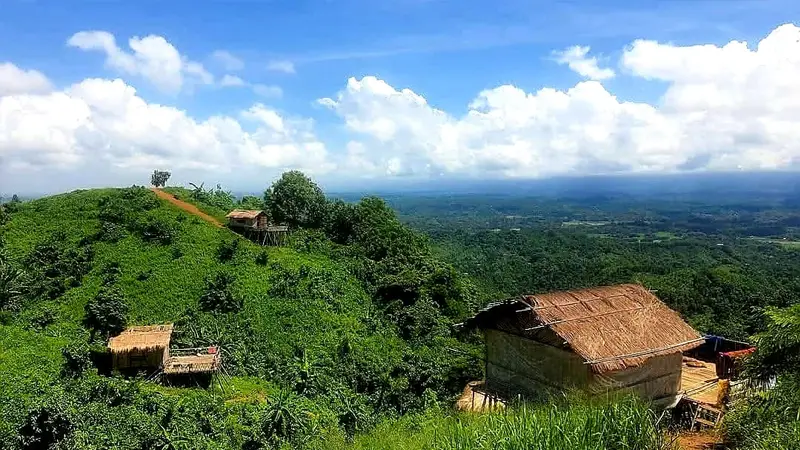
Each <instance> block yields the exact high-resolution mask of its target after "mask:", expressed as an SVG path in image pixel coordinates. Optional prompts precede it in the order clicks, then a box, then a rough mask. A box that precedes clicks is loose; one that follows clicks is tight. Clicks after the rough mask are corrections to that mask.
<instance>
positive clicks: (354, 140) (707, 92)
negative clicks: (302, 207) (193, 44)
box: [0, 25, 800, 178]
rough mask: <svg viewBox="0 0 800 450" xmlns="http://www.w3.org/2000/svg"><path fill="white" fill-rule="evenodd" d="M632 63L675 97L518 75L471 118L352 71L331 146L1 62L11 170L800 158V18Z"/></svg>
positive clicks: (2, 115)
mask: <svg viewBox="0 0 800 450" xmlns="http://www.w3.org/2000/svg"><path fill="white" fill-rule="evenodd" d="M79 35H80V34H78V35H76V36H79ZM80 36H82V37H73V38H74V39H73V45H75V46H79V47H81V48H88V49H94V48H100V49H102V51H104V52H106V54H107V55H109V56H108V59H109V62H108V64H109V65H110V66H113V67H117V68H119V70H120V71H122V72H125V73H133V74H136V75H140V76H142V75H143V74H144V73H145V72H146V73H150V72H151V70H152V71H155V69H151V68H150V65H152V66H153V67H177V69H176V70H177V71H178V72H179V73H180V77H182V78H183V77H188V76H191V77H194V78H196V79H200V80H201V81H202V78H203V75H202V70H200V66H194V65H191V64H190V61H187V60H185V59H183V58H182V57H180V55H178V57H177V59H175V58H174V56H175V54H177V51H175V53H174V54H172V55H173V56H171V57H169V58H166V57H165V58H155V57H153V58H149V59H148V58H147V57H144V56H142V55H144V54H148V55H150V54H152V53H158V52H154V51H151V50H152V49H151V50H145V49H144V48H145V47H147V48H150V47H151V46H153V47H158V46H159V45H160V44H159V45H155V43H154V42H155V41H153V42H149V43H147V44H143V45H141V46H140V45H138V44H136V45H133V44H132V45H131V49H133V50H132V52H133V53H128V52H121V53H115V52H116V50H115V49H118V47H117V46H116V44H115V43H114V41H113V36H111V35H108V34H103V33H100V34H93V35H91V37H87V36H88V35H80ZM146 39H147V38H144V39H142V40H141V41H145V40H146ZM137 42H138V41H137ZM173 49H174V48H173ZM167 53H169V52H165V54H167ZM579 53H580V52H579ZM582 55H583V56H582V57H583V58H584V59H585V58H586V57H587V55H588V49H587V50H586V52H583V53H582ZM139 59H142V60H147V61H149V62H147V63H144V62H142V61H139ZM151 60H152V61H162V60H163V61H167V60H170V61H172V62H170V63H169V64H168V63H166V62H164V63H163V64H162V63H160V62H158V63H154V62H152V61H151ZM175 61H178V62H177V63H175ZM151 63H152V64H151ZM567 64H569V63H567ZM619 67H620V77H621V78H622V80H621V81H624V79H625V78H624V77H635V78H637V79H639V80H642V81H644V82H646V81H647V80H655V81H657V85H658V86H659V87H661V86H663V87H664V92H663V95H661V97H660V98H658V99H657V101H654V102H652V103H645V102H635V101H627V100H625V99H624V98H619V97H617V96H616V95H614V94H613V93H612V92H609V91H608V90H607V89H606V87H605V86H603V84H602V83H601V82H600V81H599V80H593V79H590V80H584V81H581V82H579V83H577V84H575V85H574V86H572V87H571V88H568V89H554V88H549V87H544V88H542V89H539V90H537V91H533V92H526V91H525V90H523V89H521V88H519V87H516V86H512V85H503V86H497V87H494V88H491V89H486V90H484V91H482V92H480V93H478V94H477V95H476V96H475V97H474V98H473V99H472V100H471V101H470V102H469V103H468V104H467V105H466V108H465V109H466V112H465V113H463V114H460V115H455V114H452V113H450V112H447V111H445V110H443V109H441V108H437V107H436V106H435V105H432V104H431V103H429V101H428V99H426V98H425V97H423V96H422V95H420V94H418V93H416V92H414V91H413V90H411V89H402V88H397V87H394V86H392V85H390V84H389V83H387V82H385V81H383V80H381V79H379V78H377V77H374V76H365V77H363V78H360V79H356V78H351V79H349V80H348V81H347V83H346V85H345V86H344V88H343V89H342V90H341V91H340V92H338V93H337V94H336V95H333V96H331V97H329V98H322V99H320V100H318V103H319V104H320V105H323V106H324V107H325V108H327V109H329V110H330V111H332V112H333V113H334V114H335V115H336V116H338V117H339V118H340V119H341V121H342V123H343V126H344V128H345V131H346V132H347V133H346V134H345V135H344V136H342V139H341V141H342V142H343V144H341V145H337V146H335V149H333V150H330V146H326V145H325V144H324V143H323V141H322V140H321V139H320V138H318V137H317V135H316V134H315V132H314V125H313V123H311V122H310V121H307V120H303V119H298V118H292V117H290V116H287V115H286V114H284V113H281V112H279V111H277V110H275V109H273V108H270V107H269V106H267V105H264V104H260V103H257V104H255V105H253V106H252V107H249V108H246V109H244V111H242V112H241V113H240V114H238V115H236V116H227V115H226V116H212V117H210V118H207V119H198V118H195V117H192V116H191V115H190V114H188V113H187V112H185V111H182V110H180V109H177V108H173V107H169V106H162V105H156V104H152V103H148V102H147V101H146V100H144V99H142V98H141V97H140V96H139V94H138V93H137V92H136V90H135V89H134V88H133V87H131V86H129V85H128V84H127V83H125V82H123V81H122V80H102V79H89V80H84V81H83V82H80V83H77V84H75V85H73V86H70V87H67V88H65V89H61V90H53V89H52V88H51V87H50V84H49V82H47V78H46V77H44V75H42V74H40V73H38V72H35V71H31V70H28V71H25V70H22V69H19V68H17V67H16V66H10V65H8V63H6V64H5V65H0V89H2V90H0V159H1V160H2V161H1V162H2V165H4V166H6V167H8V165H9V164H12V165H14V167H50V168H53V167H58V168H66V169H67V170H69V168H70V167H72V168H75V167H81V164H85V163H86V162H87V161H93V162H94V163H95V164H100V163H102V164H106V165H107V166H108V167H124V168H131V169H134V168H136V169H137V170H138V169H142V170H144V169H145V168H148V169H151V168H152V167H155V166H162V167H171V168H173V169H175V170H183V169H186V170H200V171H202V170H207V171H208V170H213V171H214V173H218V172H220V171H226V170H228V171H231V170H239V169H240V168H242V167H257V168H273V169H276V170H277V169H282V168H288V167H292V168H302V169H304V170H308V171H311V172H316V173H325V172H331V171H333V170H335V171H336V174H337V176H339V177H352V176H365V175H372V176H405V175H414V176H438V175H442V174H443V175H454V176H474V177H524V178H529V177H543V176H553V175H563V174H590V173H591V174H597V173H622V172H626V173H628V172H675V171H688V170H731V169H787V168H795V169H796V168H798V167H800V145H798V144H797V143H798V142H800V127H798V126H797V125H796V124H797V123H798V121H800V84H798V83H797V81H796V80H797V79H800V28H798V27H796V26H794V25H784V26H781V27H778V28H776V29H775V30H773V32H771V33H770V34H769V35H768V36H766V37H765V38H764V39H762V40H761V41H760V42H758V43H757V44H755V45H748V44H747V43H744V42H737V41H732V42H730V43H728V44H726V45H722V46H716V45H695V46H677V45H674V44H667V43H660V42H655V41H648V40H638V41H635V42H633V43H631V44H630V45H629V46H627V47H625V48H624V49H623V53H622V55H621V58H620V62H619ZM576 70H577V69H576ZM599 70H603V69H599ZM162 72H165V73H166V72H169V71H167V70H162ZM153 73H155V72H153ZM8 74H11V76H9V75H8ZM595 75H597V74H595ZM592 78H602V77H597V76H594V77H592ZM8 80H13V82H9V81H8ZM20 80H27V81H25V82H20ZM31 80H39V81H36V82H32V81H31ZM182 83H185V82H184V81H182ZM219 83H220V84H225V85H228V86H233V85H243V86H246V87H248V88H250V89H252V90H253V91H254V92H255V93H258V94H261V95H264V96H277V95H280V93H281V91H280V88H278V87H274V86H272V87H271V86H266V85H260V84H253V83H248V82H247V81H245V80H242V79H241V78H238V77H236V76H234V75H230V74H229V75H226V76H224V77H222V78H221V80H220V81H219ZM167 84H170V83H167ZM177 84H180V83H176V82H175V81H174V80H173V82H172V84H171V85H173V86H174V85H177ZM237 173H238V172H237ZM0 178H1V177H0Z"/></svg>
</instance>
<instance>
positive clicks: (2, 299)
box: [0, 259, 28, 311]
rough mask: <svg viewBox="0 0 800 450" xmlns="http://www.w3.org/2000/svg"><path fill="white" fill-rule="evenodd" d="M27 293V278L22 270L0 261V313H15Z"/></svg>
mask: <svg viewBox="0 0 800 450" xmlns="http://www.w3.org/2000/svg"><path fill="white" fill-rule="evenodd" d="M27 293H28V277H27V275H26V274H25V272H23V271H22V270H20V269H18V268H16V267H14V266H12V265H11V263H10V262H7V261H5V260H2V259H0V311H15V310H17V309H19V308H20V307H21V306H22V302H23V300H24V299H25V298H26V295H27Z"/></svg>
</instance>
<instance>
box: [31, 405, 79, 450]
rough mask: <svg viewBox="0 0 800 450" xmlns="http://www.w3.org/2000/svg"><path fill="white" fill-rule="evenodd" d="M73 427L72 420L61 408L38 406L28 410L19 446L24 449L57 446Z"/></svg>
mask: <svg viewBox="0 0 800 450" xmlns="http://www.w3.org/2000/svg"><path fill="white" fill-rule="evenodd" d="M72 428H73V425H72V422H70V420H69V418H68V417H67V415H66V413H64V412H63V411H62V410H61V408H57V407H51V406H41V407H38V408H36V409H33V410H31V411H29V412H28V414H27V415H26V417H25V422H24V423H23V424H22V426H21V427H20V429H19V435H18V436H19V446H20V448H22V449H23V450H44V449H52V448H56V446H57V445H58V444H59V443H60V442H61V441H63V440H64V439H65V438H66V437H67V436H68V435H69V434H70V432H71V431H72Z"/></svg>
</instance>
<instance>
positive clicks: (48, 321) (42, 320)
mask: <svg viewBox="0 0 800 450" xmlns="http://www.w3.org/2000/svg"><path fill="white" fill-rule="evenodd" d="M57 319H58V311H57V310H56V309H55V308H54V307H53V305H51V304H43V305H41V306H38V308H37V309H36V310H35V311H34V312H33V313H32V314H31V316H30V319H29V327H30V328H32V329H34V330H37V331H41V330H44V329H45V328H47V326H49V325H52V324H54V323H56V320H57Z"/></svg>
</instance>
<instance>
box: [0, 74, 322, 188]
mask: <svg viewBox="0 0 800 450" xmlns="http://www.w3.org/2000/svg"><path fill="white" fill-rule="evenodd" d="M246 114H247V115H249V116H252V117H253V118H254V120H251V122H252V124H251V125H254V126H249V127H243V126H242V124H241V123H240V122H239V121H238V120H237V119H235V118H232V117H229V116H213V117H210V118H208V119H206V120H198V119H195V118H193V117H191V116H189V115H188V114H187V113H186V112H185V111H182V110H179V109H176V108H173V107H169V106H161V105H156V104H150V103H147V102H146V101H145V100H143V99H142V98H141V97H139V96H138V95H137V93H136V90H135V89H134V88H133V87H131V86H129V85H127V84H125V82H123V81H122V80H119V79H118V80H113V81H112V80H103V79H87V80H84V81H82V82H80V83H78V84H75V85H73V86H71V87H69V88H67V89H65V90H63V91H59V92H52V93H49V94H43V95H33V94H25V95H10V96H4V97H0V159H2V160H3V164H4V165H5V166H6V167H15V168H29V169H37V168H53V167H57V168H59V169H65V170H69V169H71V170H75V171H80V170H81V169H80V167H82V165H84V164H93V165H95V166H96V165H98V164H105V165H106V166H108V167H121V168H126V169H130V170H131V171H136V170H147V169H149V168H152V167H171V168H174V169H175V170H182V169H186V170H202V171H212V170H213V171H215V172H220V171H222V172H224V171H230V170H234V169H237V168H241V167H244V166H248V167H253V166H255V167H262V168H275V169H279V168H288V167H293V168H294V167H297V168H304V169H307V170H310V171H316V172H319V171H322V170H327V169H329V168H330V166H329V164H328V163H327V161H326V158H327V151H326V148H325V145H324V144H323V143H322V142H320V141H319V140H318V139H317V138H316V137H315V136H314V134H313V132H312V130H311V129H310V126H309V125H308V124H307V123H305V122H303V121H296V120H289V119H286V118H284V117H282V116H280V115H279V114H278V113H277V112H275V111H272V110H269V109H268V108H266V107H265V106H263V105H256V106H254V107H253V108H251V109H250V110H248V111H247V113H246ZM87 178H91V175H87Z"/></svg>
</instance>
